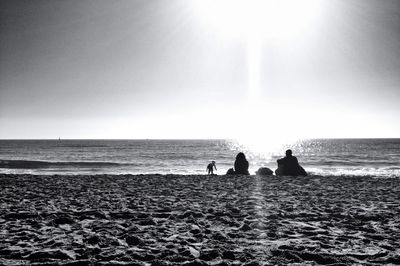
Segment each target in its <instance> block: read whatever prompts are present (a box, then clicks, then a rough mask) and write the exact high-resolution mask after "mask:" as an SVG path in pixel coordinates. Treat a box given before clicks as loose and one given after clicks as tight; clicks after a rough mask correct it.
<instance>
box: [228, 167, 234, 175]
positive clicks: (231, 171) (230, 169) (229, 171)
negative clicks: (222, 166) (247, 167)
mask: <svg viewBox="0 0 400 266" xmlns="http://www.w3.org/2000/svg"><path fill="white" fill-rule="evenodd" d="M234 174H235V170H233V168H229V169H228V171H227V172H226V175H234Z"/></svg>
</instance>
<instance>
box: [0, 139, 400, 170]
mask: <svg viewBox="0 0 400 266" xmlns="http://www.w3.org/2000/svg"><path fill="white" fill-rule="evenodd" d="M286 148H291V149H292V150H293V152H294V155H296V156H297V158H298V160H299V162H300V163H301V164H302V165H303V167H304V168H305V169H306V170H307V171H308V172H309V173H311V174H316V175H357V176H367V175H368V176H377V177H400V139H323V140H321V139H319V140H305V141H298V142H296V143H292V144H291V145H282V147H281V148H280V149H275V150H274V151H265V152H261V153H260V152H258V153H255V152H253V151H252V150H251V149H249V148H246V147H245V146H242V145H240V143H238V142H236V141H231V140H61V141H59V140H0V173H33V174H111V173H113V174H125V173H130V174H149V173H159V174H205V173H206V170H205V169H206V165H207V164H208V163H209V161H211V160H215V161H216V162H217V168H218V171H217V172H216V173H217V174H224V173H226V171H227V170H228V169H229V168H231V167H233V162H234V160H235V156H236V154H237V152H239V151H243V152H245V154H246V156H247V158H248V160H249V162H250V172H251V173H253V174H254V172H255V171H256V170H257V169H258V168H259V167H262V166H265V167H269V168H271V169H273V170H275V168H276V160H277V159H278V158H279V157H281V156H282V155H283V154H284V152H285V149H286Z"/></svg>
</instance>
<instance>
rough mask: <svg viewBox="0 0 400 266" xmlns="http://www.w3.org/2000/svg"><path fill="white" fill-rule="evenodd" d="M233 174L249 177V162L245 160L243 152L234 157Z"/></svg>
mask: <svg viewBox="0 0 400 266" xmlns="http://www.w3.org/2000/svg"><path fill="white" fill-rule="evenodd" d="M234 166H235V174H237V175H249V174H250V173H249V162H248V161H247V160H246V156H245V155H244V153H243V152H239V153H238V155H236V160H235V165H234Z"/></svg>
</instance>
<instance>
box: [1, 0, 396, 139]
mask: <svg viewBox="0 0 400 266" xmlns="http://www.w3.org/2000/svg"><path fill="white" fill-rule="evenodd" d="M262 2H263V1H251V0H249V1H239V2H238V3H239V4H237V3H236V4H232V3H231V2H230V1H223V0H221V1H218V0H216V1H204V2H201V0H192V1H191V0H155V1H151V0H143V1H142V0H140V1H135V0H122V1H108V0H96V1H94V0H93V1H85V0H69V1H61V0H27V1H24V0H10V1H8V0H2V1H0V138H58V137H59V136H61V137H62V138H234V137H237V136H238V135H240V137H246V136H249V138H251V137H253V136H254V137H258V138H260V137H265V138H274V137H276V136H279V135H282V134H287V135H292V136H293V135H294V136H296V137H307V138H312V137H400V1H399V0H304V1H303V2H302V1H300V0H295V1H288V0H284V1H283V3H284V4H282V3H280V4H276V3H277V2H279V1H278V0H277V1H274V0H266V1H265V2H264V3H262ZM266 2H268V4H265V3H266ZM296 2H297V3H296ZM299 2H302V3H303V5H302V6H299V4H298V3H299ZM245 3H248V4H249V5H252V6H251V7H250V8H247V7H246V6H245V5H246V4H245ZM234 5H236V6H234ZM278 5H279V6H278ZM241 12H243V13H241ZM246 12H247V13H246ZM252 12H257V14H254V16H253V14H252ZM255 132H256V133H255ZM288 132H290V133H288Z"/></svg>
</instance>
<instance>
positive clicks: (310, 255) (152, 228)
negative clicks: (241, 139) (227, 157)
mask: <svg viewBox="0 0 400 266" xmlns="http://www.w3.org/2000/svg"><path fill="white" fill-rule="evenodd" d="M0 191H1V194H0V264H6V265H12V264H16V265H20V264H40V265H54V264H59V265H95V264H96V265H97V264H107V265H277V264H280V265H288V264H292V265H304V264H308V265H317V264H335V265H350V264H362V265H377V264H390V263H392V264H400V241H399V239H400V179H393V178H392V179H375V178H372V177H371V178H369V177H297V178H294V177H279V178H278V177H273V176H267V177H260V176H176V175H167V176H162V175H139V176H133V175H124V176H105V175H100V176H31V175H0Z"/></svg>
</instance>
